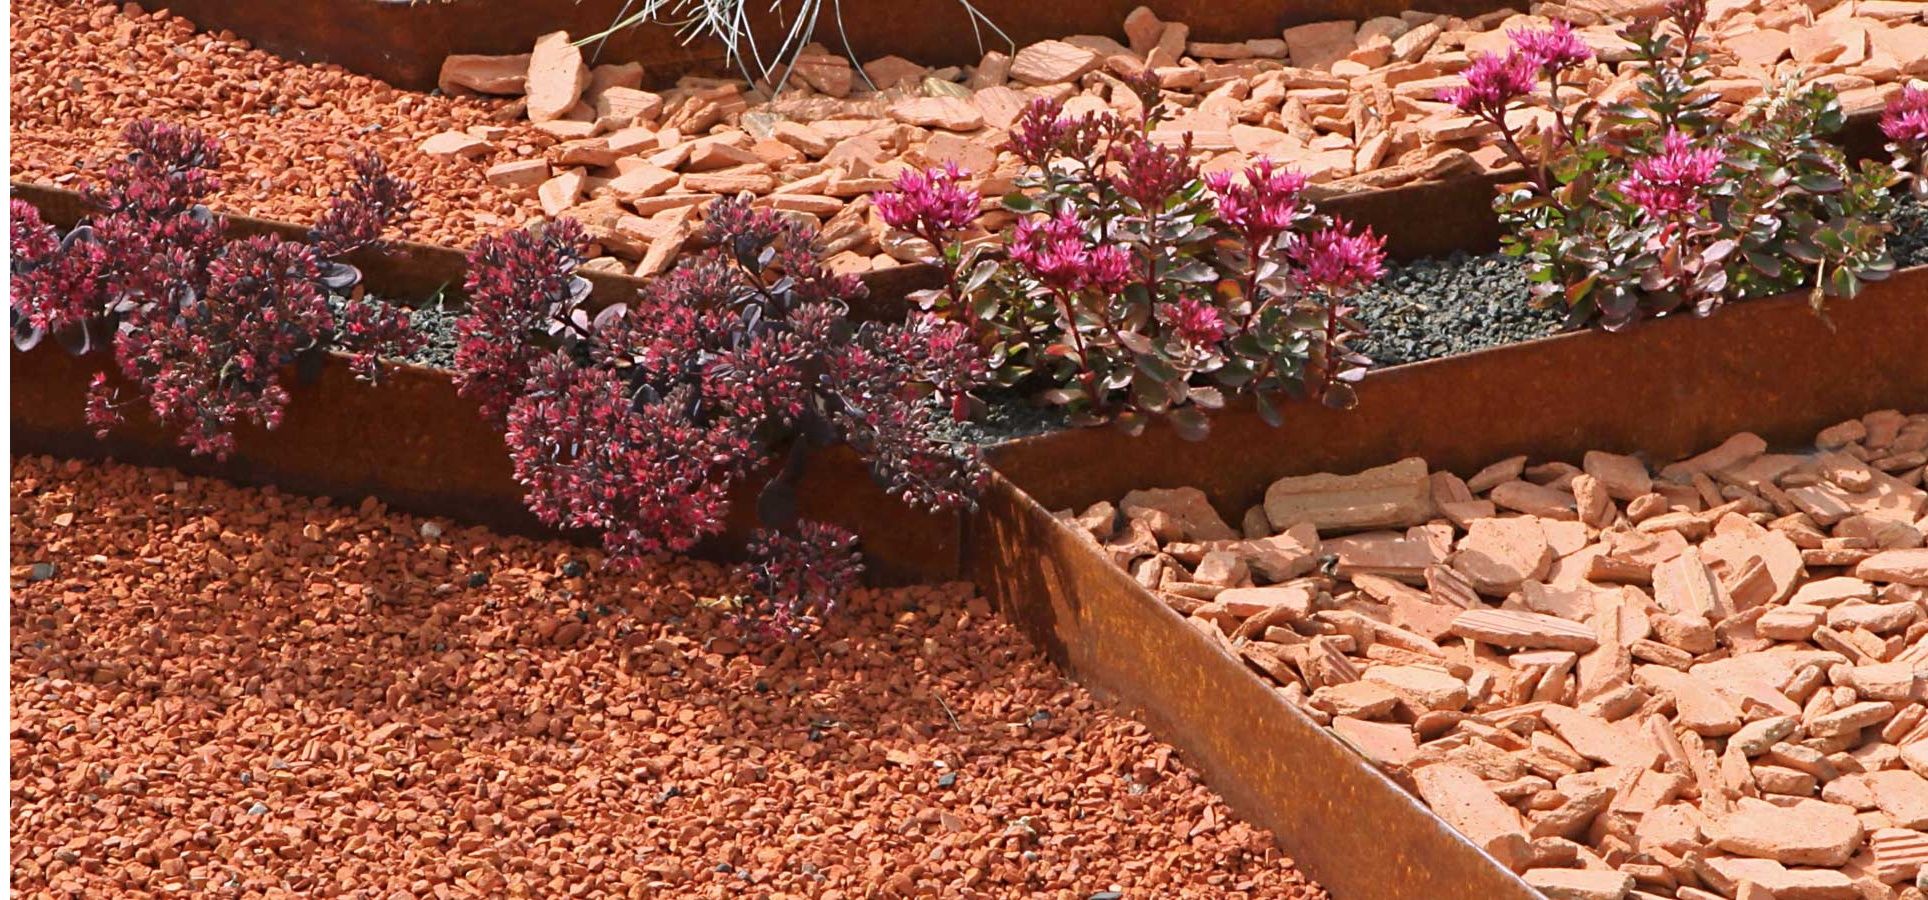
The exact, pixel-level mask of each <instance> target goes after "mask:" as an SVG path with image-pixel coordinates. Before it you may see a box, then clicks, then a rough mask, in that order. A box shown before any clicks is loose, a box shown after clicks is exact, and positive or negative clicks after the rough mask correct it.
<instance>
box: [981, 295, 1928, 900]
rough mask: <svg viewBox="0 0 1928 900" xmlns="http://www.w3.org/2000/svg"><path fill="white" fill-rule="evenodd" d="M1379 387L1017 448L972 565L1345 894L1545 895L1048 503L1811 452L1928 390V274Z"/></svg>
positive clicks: (1462, 361)
mask: <svg viewBox="0 0 1928 900" xmlns="http://www.w3.org/2000/svg"><path fill="white" fill-rule="evenodd" d="M1359 394H1360V403H1359V408H1358V409H1355V410H1351V411H1349V412H1335V411H1331V410H1326V409H1323V408H1321V407H1316V406H1311V405H1300V406H1297V407H1294V408H1292V409H1291V410H1289V411H1288V413H1287V421H1286V423H1285V426H1284V427H1283V428H1280V429H1272V428H1270V427H1269V426H1266V425H1265V424H1264V423H1263V422H1261V421H1259V419H1258V417H1257V415H1256V414H1255V413H1253V412H1251V411H1250V410H1249V409H1244V410H1238V411H1229V412H1226V413H1222V414H1220V415H1218V416H1217V417H1215V418H1214V422H1213V431H1212V434H1211V436H1210V437H1209V438H1208V439H1207V440H1206V441H1204V442H1201V443H1190V442H1186V441H1184V440H1182V439H1180V438H1178V437H1177V436H1176V435H1175V434H1174V433H1173V432H1171V431H1170V430H1169V429H1157V428H1154V429H1153V430H1151V431H1149V432H1148V433H1147V434H1146V435H1144V436H1142V437H1139V438H1130V437H1125V436H1123V435H1120V434H1117V433H1115V432H1114V433H1107V432H1105V431H1102V430H1094V429H1086V430H1080V431H1073V432H1064V433H1060V434H1056V435H1050V436H1045V437H1040V438H1034V439H1028V440H1023V441H1017V442H1013V443H1011V444H1007V445H1005V446H1003V447H999V448H997V449H996V450H995V451H994V452H993V454H992V462H993V466H994V467H995V468H996V470H997V471H998V472H999V473H1000V474H999V475H998V477H997V480H996V483H995V484H994V485H993V489H992V491H991V493H990V496H989V497H988V498H987V500H986V502H985V504H984V506H983V508H982V510H981V512H980V513H979V514H978V515H976V516H974V517H972V518H971V519H970V520H969V521H968V525H967V533H966V538H965V546H966V550H965V557H966V559H967V560H968V564H969V571H970V574H971V576H972V580H973V581H975V582H976V584H977V585H978V587H979V589H980V590H983V591H985V592H986V593H987V594H988V595H989V596H990V597H991V599H992V600H993V601H994V602H995V603H996V604H997V606H998V608H999V609H1000V610H1002V611H1003V612H1004V613H1005V615H1007V616H1009V617H1010V618H1011V619H1012V620H1013V621H1014V622H1016V623H1017V624H1018V625H1019V626H1020V627H1022V628H1023V629H1024V630H1025V632H1026V633H1027V634H1028V635H1029V636H1030V637H1031V639H1032V640H1033V642H1034V643H1036V644H1038V646H1040V647H1041V648H1043V649H1044V650H1045V651H1046V652H1047V654H1048V655H1050V656H1051V658H1052V659H1053V661H1055V662H1057V663H1058V664H1060V665H1062V666H1064V667H1065V668H1066V669H1067V670H1068V671H1070V672H1071V673H1072V674H1073V675H1074V677H1076V678H1077V679H1078V680H1079V681H1080V682H1081V683H1083V684H1085V685H1087V686H1088V687H1091V688H1092V689H1094V690H1096V691H1099V692H1101V693H1104V694H1107V695H1109V696H1111V697H1113V698H1115V699H1117V700H1119V701H1122V702H1123V703H1125V704H1126V705H1127V706H1130V707H1132V708H1134V709H1135V710H1136V711H1137V712H1138V714H1139V715H1140V716H1141V717H1142V718H1144V719H1145V720H1146V721H1147V722H1149V723H1150V724H1151V725H1152V726H1153V728H1154V730H1155V731H1156V732H1157V733H1158V735H1159V737H1160V738H1161V739H1163V740H1166V741H1168V742H1170V743H1172V744H1173V745H1175V746H1177V747H1178V748H1179V749H1181V750H1182V751H1184V752H1185V753H1186V754H1187V757H1188V758H1189V759H1190V760H1191V761H1192V762H1193V763H1194V764H1195V765H1197V766H1198V767H1199V769H1200V771H1201V772H1203V773H1204V776H1205V779H1206V781H1207V782H1208V783H1209V784H1211V785H1212V787H1213V788H1214V789H1215V790H1217V791H1218V792H1219V793H1220V794H1221V795H1223V796H1224V797H1225V798H1226V800H1227V802H1229V803H1231V804H1232V806H1233V807H1234V808H1235V809H1237V810H1238V811H1239V812H1240V813H1241V814H1242V815H1245V816H1247V817H1249V818H1250V819H1251V820H1252V821H1254V822H1256V823H1258V824H1260V825H1263V826H1265V827H1268V828H1270V829H1272V831H1273V834H1274V836H1275V837H1276V838H1277V840H1278V841H1279V843H1280V845H1281V846H1282V847H1284V848H1285V849H1286V850H1287V852H1289V853H1291V854H1292V856H1293V858H1294V859H1295V860H1296V861H1297V862H1298V863H1299V864H1300V865H1302V866H1303V867H1304V868H1305V869H1306V871H1307V872H1308V873H1310V874H1311V875H1312V876H1313V877H1314V878H1317V879H1318V880H1319V881H1320V882H1322V883H1324V884H1325V885H1326V886H1327V887H1328V888H1330V889H1331V890H1332V892H1333V894H1334V895H1335V896H1338V897H1362V898H1367V897H1369V898H1387V900H1432V898H1437V897H1529V896H1535V895H1534V894H1533V893H1532V892H1531V890H1530V889H1529V888H1527V886H1526V885H1525V884H1523V883H1521V882H1519V881H1518V880H1517V879H1516V878H1514V876H1513V875H1512V873H1511V872H1508V871H1507V870H1505V869H1504V868H1503V867H1502V866H1501V865H1500V864H1499V863H1498V862H1496V861H1494V860H1492V859H1491V858H1490V857H1489V856H1487V855H1486V854H1484V853H1483V852H1482V851H1480V850H1478V849H1477V848H1475V847H1474V846H1472V845H1471V844H1470V843H1468V842H1467V841H1465V840H1464V839H1463V838H1461V837H1460V836H1458V835H1457V834H1455V833H1448V832H1450V829H1448V828H1447V827H1446V825H1445V824H1444V823H1443V822H1442V821H1441V820H1440V819H1439V818H1438V817H1437V816H1435V815H1433V814H1432V813H1431V812H1430V811H1428V810H1426V809H1424V808H1422V807H1421V806H1420V805H1419V804H1418V803H1417V801H1415V800H1414V799H1413V798H1412V797H1411V796H1410V795H1409V794H1407V793H1406V792H1405V791H1403V790H1401V789H1400V788H1399V787H1398V786H1397V785H1395V784H1394V783H1392V782H1391V780H1390V779H1388V778H1386V777H1385V776H1384V775H1383V774H1382V773H1380V772H1378V771H1377V770H1376V769H1374V768H1373V767H1372V766H1371V765H1370V764H1369V763H1367V762H1366V761H1365V760H1364V758H1363V757H1361V756H1359V755H1357V754H1355V753H1353V752H1352V751H1351V750H1349V749H1347V748H1346V747H1345V746H1344V744H1343V743H1342V742H1341V741H1340V740H1339V739H1338V738H1336V737H1334V736H1332V735H1331V734H1330V733H1329V732H1327V731H1326V730H1325V729H1323V728H1320V727H1319V726H1317V725H1316V724H1314V723H1313V722H1311V721H1310V720H1309V719H1307V718H1306V717H1305V716H1304V715H1303V714H1302V713H1301V712H1300V711H1299V710H1298V709H1297V708H1295V707H1293V706H1292V705H1291V704H1289V703H1287V702H1286V701H1284V700H1283V699H1282V698H1281V697H1279V695H1278V694H1277V693H1275V692H1274V690H1273V689H1272V688H1271V687H1270V686H1268V685H1267V684H1266V683H1265V682H1263V681H1262V680H1261V679H1260V678H1259V676H1258V675H1256V674H1254V673H1252V672H1251V671H1250V670H1248V669H1247V668H1246V666H1245V665H1244V663H1242V662H1240V661H1239V660H1237V659H1235V658H1233V657H1232V656H1231V655H1230V654H1228V653H1226V652H1225V651H1224V650H1222V649H1221V648H1220V647H1219V646H1218V645H1217V644H1215V643H1214V642H1212V641H1210V640H1209V639H1207V638H1206V637H1204V636H1203V635H1202V634H1200V633H1199V632H1198V631H1196V630H1195V629H1193V628H1192V627H1191V626H1190V625H1189V624H1188V623H1186V621H1185V620H1184V619H1183V618H1181V617H1180V616H1179V615H1178V614H1177V613H1176V612H1174V611H1173V610H1171V609H1170V608H1169V607H1168V606H1167V605H1166V604H1165V603H1163V602H1162V601H1160V600H1159V599H1157V598H1156V597H1154V596H1152V595H1151V594H1150V593H1149V592H1147V591H1146V590H1145V589H1144V588H1143V587H1141V586H1140V585H1138V584H1137V583H1136V582H1135V581H1133V580H1132V578H1131V577H1130V576H1129V575H1127V574H1126V573H1125V572H1124V571H1123V570H1122V569H1120V568H1119V567H1117V566H1116V565H1114V564H1112V563H1111V562H1110V561H1109V560H1108V559H1106V558H1104V557H1103V556H1101V555H1100V554H1099V553H1098V552H1097V550H1096V549H1095V548H1094V547H1092V546H1090V544H1089V543H1088V542H1087V541H1083V540H1079V539H1078V538H1077V537H1076V536H1075V535H1074V534H1073V533H1072V532H1071V530H1070V529H1069V528H1068V527H1067V526H1065V525H1064V523H1062V522H1060V521H1059V520H1057V519H1056V517H1055V516H1053V515H1052V514H1051V513H1050V512H1049V510H1051V509H1064V508H1070V509H1081V508H1083V507H1084V506H1085V505H1087V504H1089V503H1093V502H1097V501H1100V500H1108V501H1113V502H1115V501H1116V500H1117V499H1118V498H1119V497H1121V496H1123V494H1124V493H1125V492H1127V491H1129V490H1133V489H1136V488H1149V487H1174V486H1193V487H1199V488H1202V489H1204V490H1205V491H1206V493H1207V494H1208V495H1210V496H1211V497H1212V499H1213V501H1214V503H1215V505H1216V506H1217V507H1218V509H1219V510H1220V512H1221V513H1222V514H1224V515H1226V516H1228V517H1230V518H1231V520H1232V521H1238V517H1239V515H1240V514H1241V513H1242V512H1243V510H1244V509H1245V508H1246V507H1247V506H1249V505H1251V504H1253V503H1256V502H1258V500H1259V499H1260V498H1261V497H1262V495H1263V491H1264V489H1265V486H1266V485H1268V484H1270V483H1271V482H1272V481H1273V480H1275V479H1277V478H1280V477H1283V476H1286V475H1294V474H1302V473H1305V472H1314V471H1340V472H1346V471H1356V470H1359V469H1363V468H1366V467H1369V466H1373V465H1379V464H1383V463H1386V462H1391V461H1393V460H1396V459H1399V458H1402V457H1406V456H1415V455H1416V456H1420V457H1423V458H1425V459H1427V460H1428V462H1429V463H1430V464H1431V465H1432V466H1433V467H1435V468H1450V469H1454V470H1457V471H1459V472H1462V473H1469V474H1470V473H1471V472H1472V471H1474V470H1476V469H1478V468H1479V467H1481V466H1483V465H1485V464H1486V463H1488V462H1491V461H1492V460H1494V459H1500V458H1504V457H1507V456H1511V455H1514V454H1517V453H1529V454H1532V455H1533V456H1534V457H1535V458H1538V459H1560V458H1566V459H1577V456H1578V455H1579V454H1580V453H1581V452H1583V451H1585V450H1588V449H1617V450H1621V451H1627V452H1638V453H1642V454H1651V456H1652V458H1654V459H1656V460H1661V459H1671V458H1674V457H1677V456H1681V455H1685V454H1687V453H1690V452H1693V451H1697V450H1700V449H1704V448H1705V447H1707V446H1711V445H1712V444H1714V443H1716V442H1717V441H1719V440H1720V439H1722V438H1724V437H1726V436H1727V435H1729V434H1732V433H1734V432H1737V431H1742V430H1752V431H1755V432H1756V433H1758V434H1760V435H1761V436H1762V437H1764V438H1766V439H1767V440H1768V441H1769V442H1770V443H1778V444H1782V445H1789V446H1792V445H1797V442H1804V441H1805V440H1807V439H1809V438H1810V437H1811V436H1812V435H1813V434H1814V433H1815V431H1817V430H1818V429H1820V428H1822V427H1825V426H1827V425H1830V424H1833V423H1835V422H1838V421H1841V420H1843V419H1846V418H1849V417H1852V416H1858V415H1861V414H1863V413H1865V412H1867V411H1869V410H1873V409H1880V408H1884V407H1901V408H1905V409H1916V408H1921V407H1922V406H1923V405H1924V404H1928V267H1924V268H1916V269H1911V270H1908V271H1907V272H1904V273H1901V274H1899V275H1898V276H1896V277H1895V278H1894V279H1893V280H1891V281H1889V282H1886V283H1882V284H1879V285H1876V286H1874V287H1872V288H1870V289H1869V291H1868V292H1867V293H1866V294H1864V295H1863V296H1861V297H1859V298H1856V299H1854V300H1844V301H1838V302H1836V303H1834V304H1832V305H1830V307H1829V314H1828V319H1827V320H1826V321H1824V320H1822V319H1820V318H1818V317H1816V316H1815V315H1814V313H1813V312H1812V311H1811V310H1810V309H1809V308H1808V306H1807V303H1806V299H1805V298H1804V297H1783V298H1778V299H1772V300H1765V301H1758V302H1754V303H1747V304H1739V305H1736V306H1734V307H1730V308H1728V309H1726V310H1723V311H1722V312H1721V313H1720V314H1718V315H1716V316H1714V317H1712V318H1709V319H1704V320H1694V319H1684V318H1683V319H1674V320H1660V321H1657V322H1651V323H1646V324H1644V325H1642V326H1639V327H1636V328H1635V329H1633V330H1631V331H1629V332H1627V333H1623V334H1605V333H1600V332H1589V333H1580V334H1572V335H1566V336H1561V337H1555V338H1548V339H1544V340H1539V341H1531V342H1527V343H1524V344H1515V345H1511V346H1506V347H1500V348H1495V349H1492V350H1487V351H1482V352H1480V353H1475V354H1468V355H1465V356H1459V357H1452V358H1448V359H1442V360H1436V361H1432V362H1425V363H1417V364H1413V365H1407V366H1398V367H1394V368H1392V369H1388V370H1386V371H1383V372H1378V373H1375V374H1373V375H1372V376H1370V377H1368V378H1367V379H1366V380H1365V382H1363V383H1362V384H1361V386H1360V391H1359ZM1034 498H1035V499H1034Z"/></svg>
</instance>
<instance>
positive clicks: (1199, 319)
mask: <svg viewBox="0 0 1928 900" xmlns="http://www.w3.org/2000/svg"><path fill="white" fill-rule="evenodd" d="M1160 312H1162V313H1163V314H1164V317H1165V321H1166V323H1167V324H1169V325H1171V328H1172V333H1173V334H1175V335H1177V336H1178V340H1179V342H1181V343H1183V344H1184V345H1185V346H1187V347H1195V348H1196V347H1210V346H1212V345H1213V344H1216V343H1218V342H1219V341H1221V340H1224V339H1225V335H1226V333H1227V332H1228V331H1230V330H1231V328H1230V326H1229V325H1228V324H1227V323H1226V321H1225V316H1224V314H1223V313H1220V312H1219V310H1218V307H1216V306H1213V305H1212V304H1210V303H1207V302H1205V301H1203V300H1199V299H1196V298H1186V299H1184V300H1180V301H1178V302H1177V303H1167V304H1165V305H1164V306H1163V307H1162V308H1161V309H1160Z"/></svg>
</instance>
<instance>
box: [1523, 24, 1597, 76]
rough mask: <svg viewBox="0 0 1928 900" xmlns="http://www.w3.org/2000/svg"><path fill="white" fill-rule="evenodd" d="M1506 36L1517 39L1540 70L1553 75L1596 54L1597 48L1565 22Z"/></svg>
mask: <svg viewBox="0 0 1928 900" xmlns="http://www.w3.org/2000/svg"><path fill="white" fill-rule="evenodd" d="M1506 36H1507V37H1510V38H1512V39H1513V48H1514V49H1515V50H1518V51H1519V52H1520V55H1521V56H1524V57H1526V58H1528V59H1531V60H1533V62H1534V64H1535V65H1537V66H1539V69H1540V73H1541V74H1542V75H1546V76H1549V77H1551V76H1552V75H1554V74H1556V73H1558V72H1560V71H1562V70H1565V69H1571V68H1573V67H1574V66H1577V65H1579V64H1581V63H1584V62H1586V61H1587V60H1590V59H1592V58H1593V49H1592V48H1591V47H1588V46H1587V45H1586V42H1585V41H1582V40H1580V36H1579V35H1577V34H1574V33H1573V26H1571V25H1568V24H1567V23H1565V22H1554V23H1553V27H1551V28H1547V29H1544V30H1528V29H1517V30H1514V31H1508V32H1507V33H1506Z"/></svg>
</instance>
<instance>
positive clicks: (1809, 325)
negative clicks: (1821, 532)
mask: <svg viewBox="0 0 1928 900" xmlns="http://www.w3.org/2000/svg"><path fill="white" fill-rule="evenodd" d="M1826 310H1827V311H1826V315H1825V318H1824V317H1821V316H1817V315H1816V314H1815V313H1814V311H1813V310H1812V309H1811V308H1810V307H1809V305H1808V299H1807V297H1806V295H1805V294H1804V293H1800V294H1794V295H1787V296H1782V297H1775V298H1768V299H1763V300H1752V301H1747V302H1742V303H1735V304H1730V305H1728V306H1726V307H1724V308H1723V309H1721V310H1720V311H1719V312H1717V313H1715V314H1714V315H1712V316H1709V317H1707V318H1704V319H1697V318H1693V317H1689V316H1679V317H1668V318H1663V319H1658V320H1654V321H1649V322H1643V323H1641V324H1639V325H1636V326H1634V327H1632V328H1629V329H1627V330H1626V331H1624V332H1622V333H1619V334H1608V333H1605V332H1600V331H1583V332H1574V333H1568V334H1561V335H1555V336H1552V337H1546V338H1540V339H1537V340H1532V341H1525V342H1521V343H1517V344H1508V345H1504V346H1500V347H1493V348H1488V349H1485V350H1479V351H1475V352H1473V353H1467V354H1463V355H1459V356H1452V357H1446V358H1443V359H1435V360H1428V361H1425V362H1418V363H1410V364H1406V365H1400V366H1392V367H1389V368H1386V369H1383V370H1379V371H1375V372H1373V373H1371V374H1370V375H1368V376H1367V377H1366V379H1365V380H1364V381H1363V382H1362V383H1361V384H1360V385H1359V391H1358V392H1359V407H1358V408H1357V409H1353V410H1348V411H1338V410H1331V409H1327V408H1325V407H1322V406H1318V405H1315V404H1297V405H1294V406H1292V407H1291V408H1289V409H1288V410H1287V413H1286V421H1285V423H1284V425H1283V426H1282V427H1280V428H1272V427H1269V426H1267V425H1266V424H1265V423H1264V422H1263V421H1261V420H1260V419H1259V417H1258V416H1257V415H1256V414H1255V413H1253V412H1251V411H1250V406H1249V404H1244V405H1235V407H1234V408H1232V409H1227V410H1222V411H1220V412H1219V413H1218V414H1216V415H1214V416H1213V419H1212V430H1211V434H1210V435H1209V436H1208V437H1207V438H1206V439H1205V440H1203V441H1197V442H1192V441H1186V440H1184V439H1183V438H1180V437H1179V436H1178V435H1177V434H1175V433H1174V432H1173V431H1172V430H1171V429H1170V428H1168V427H1164V426H1162V425H1160V424H1158V423H1154V424H1153V425H1152V426H1151V427H1149V428H1148V429H1147V430H1146V432H1145V433H1144V434H1142V435H1139V436H1138V437H1130V436H1127V435H1124V434H1121V433H1119V432H1116V431H1114V430H1109V429H1076V430H1068V431H1062V432H1057V433H1054V434H1049V435H1042V436H1038V437H1032V438H1024V439H1020V440H1016V441H1012V442H1009V443H1006V444H1003V445H1001V446H998V447H996V448H993V449H992V450H991V452H990V458H991V461H992V464H993V466H994V467H996V468H997V469H998V471H1000V472H1002V473H1004V475H1005V476H1007V477H1009V478H1010V479H1011V480H1012V481H1013V482H1014V483H1016V484H1017V485H1018V486H1019V487H1021V488H1023V489H1024V490H1025V491H1026V492H1027V493H1029V494H1030V495H1031V496H1033V497H1036V498H1037V499H1038V501H1039V502H1040V503H1043V504H1044V505H1046V506H1048V507H1050V508H1052V509H1061V508H1064V507H1067V506H1072V505H1075V504H1078V503H1088V502H1093V501H1095V500H1100V499H1108V500H1116V499H1117V498H1118V497H1120V496H1123V495H1124V493H1125V492H1127V491H1130V490H1133V489H1136V488H1143V487H1169V486H1175V485H1180V484H1186V485H1192V486H1194V487H1198V488H1200V489H1201V490H1204V491H1205V492H1206V493H1207V494H1208V495H1210V496H1211V497H1213V498H1214V500H1215V501H1216V502H1217V503H1218V504H1219V506H1220V509H1221V511H1222V512H1224V513H1225V514H1227V515H1228V516H1230V517H1231V521H1238V519H1239V516H1240V515H1241V514H1242V513H1243V512H1244V510H1245V509H1246V507H1248V506H1250V505H1252V504H1255V503H1257V502H1258V501H1259V499H1260V497H1261V496H1262V495H1263V493H1264V490H1265V487H1266V486H1267V485H1268V484H1270V483H1271V482H1272V481H1273V480H1275V479H1277V478H1280V477H1283V476H1286V475H1296V474H1303V473H1306V472H1318V471H1355V470H1358V469H1363V468H1368V467H1370V466H1374V465H1378V464H1381V463H1385V462H1389V461H1392V460H1395V459H1399V458H1401V457H1404V456H1414V455H1417V456H1424V457H1426V458H1427V459H1428V460H1429V461H1430V462H1431V463H1432V464H1433V466H1434V467H1435V468H1450V469H1454V470H1456V471H1464V472H1467V473H1469V474H1470V473H1471V472H1473V471H1476V470H1478V469H1479V468H1480V467H1481V466H1484V465H1485V464H1487V463H1489V462H1492V461H1493V460H1495V459H1500V458H1504V457H1507V456H1511V455H1513V454H1516V453H1530V454H1533V455H1535V456H1536V457H1539V458H1544V459H1565V458H1573V459H1577V458H1578V456H1579V455H1580V454H1581V453H1583V452H1585V451H1586V450H1618V451H1623V452H1642V453H1649V454H1654V455H1657V456H1659V457H1663V458H1672V457H1674V456H1680V455H1685V454H1687V453H1690V452H1693V451H1695V450H1697V449H1703V448H1705V447H1708V446H1712V445H1713V444H1715V443H1718V442H1719V441H1720V440H1722V439H1724V438H1725V437H1727V436H1728V435H1730V434H1733V433H1735V432H1737V431H1746V430H1753V431H1756V432H1758V433H1759V434H1760V435H1761V436H1762V437H1764V438H1766V439H1767V440H1769V441H1770V442H1780V443H1795V442H1805V441H1806V440H1808V439H1809V438H1811V437H1812V436H1813V433H1814V432H1815V431H1816V430H1817V429H1818V428H1819V427H1822V426H1825V425H1829V424H1832V423H1833V422H1836V421H1840V420H1841V419H1844V418H1847V417H1849V416H1856V415H1860V414H1862V413H1865V412H1867V411H1868V410H1871V409H1880V408H1882V407H1885V406H1902V405H1908V404H1910V403H1913V404H1914V405H1917V406H1919V405H1922V404H1925V403H1928V266H1917V267H1915V268H1912V269H1907V270H1903V271H1901V272H1898V273H1896V274H1894V275H1893V276H1891V277H1890V278H1889V279H1888V280H1886V281H1881V282H1876V283H1873V284H1870V285H1869V286H1868V288H1867V289H1866V290H1865V291H1864V292H1863V293H1862V294H1861V296H1859V297H1856V298H1854V299H1845V300H1833V301H1830V302H1829V303H1828V305H1827V307H1826ZM1071 460H1077V461H1078V464H1076V465H1071V464H1068V461H1071Z"/></svg>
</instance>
